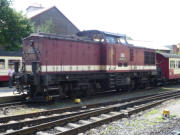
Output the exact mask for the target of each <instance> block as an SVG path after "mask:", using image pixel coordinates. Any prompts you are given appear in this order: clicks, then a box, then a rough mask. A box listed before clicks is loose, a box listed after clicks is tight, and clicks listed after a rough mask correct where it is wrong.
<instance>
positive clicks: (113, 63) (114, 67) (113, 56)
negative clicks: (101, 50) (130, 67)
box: [109, 46, 116, 70]
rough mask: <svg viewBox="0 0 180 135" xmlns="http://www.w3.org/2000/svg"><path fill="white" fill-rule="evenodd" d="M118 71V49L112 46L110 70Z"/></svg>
mask: <svg viewBox="0 0 180 135" xmlns="http://www.w3.org/2000/svg"><path fill="white" fill-rule="evenodd" d="M115 69H116V48H115V47H114V46H111V47H110V49H109V70H115Z"/></svg>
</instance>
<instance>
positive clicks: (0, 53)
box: [0, 50, 22, 56]
mask: <svg viewBox="0 0 180 135" xmlns="http://www.w3.org/2000/svg"><path fill="white" fill-rule="evenodd" d="M0 56H22V52H21V51H1V50H0Z"/></svg>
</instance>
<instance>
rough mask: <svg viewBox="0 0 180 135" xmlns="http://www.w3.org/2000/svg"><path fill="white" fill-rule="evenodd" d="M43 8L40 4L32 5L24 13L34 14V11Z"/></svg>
mask: <svg viewBox="0 0 180 135" xmlns="http://www.w3.org/2000/svg"><path fill="white" fill-rule="evenodd" d="M43 8H44V7H42V5H41V4H32V5H30V6H29V7H28V8H26V13H29V12H34V11H37V10H40V9H43Z"/></svg>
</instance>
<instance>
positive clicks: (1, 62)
mask: <svg viewBox="0 0 180 135" xmlns="http://www.w3.org/2000/svg"><path fill="white" fill-rule="evenodd" d="M4 68H5V60H4V59H0V69H4Z"/></svg>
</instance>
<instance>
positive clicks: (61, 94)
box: [58, 86, 65, 99]
mask: <svg viewBox="0 0 180 135" xmlns="http://www.w3.org/2000/svg"><path fill="white" fill-rule="evenodd" d="M58 88H59V90H58V92H59V98H60V99H62V98H64V97H65V94H64V91H63V87H62V86H59V87H58Z"/></svg>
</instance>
